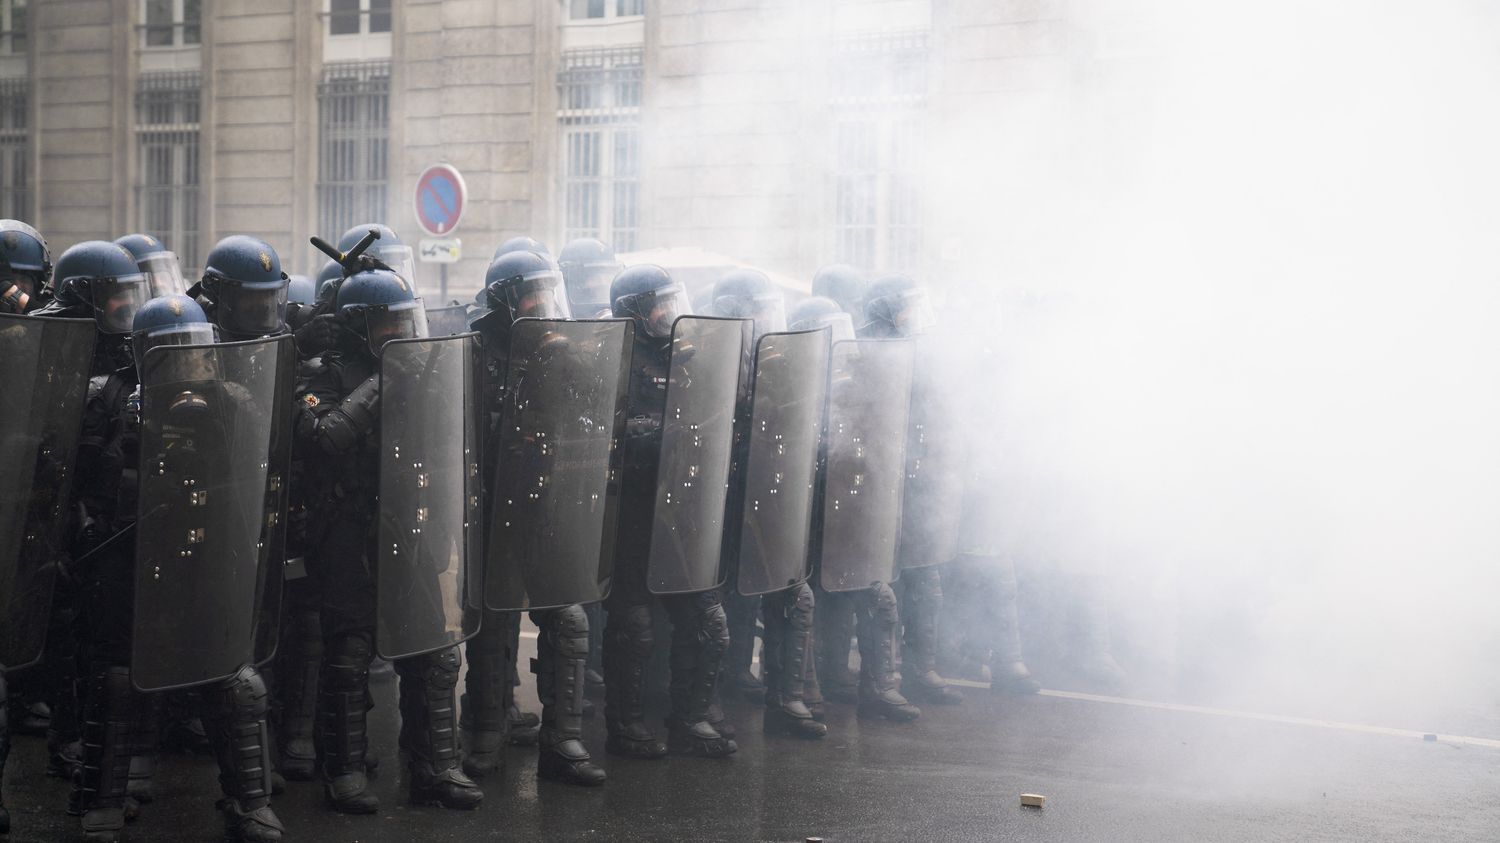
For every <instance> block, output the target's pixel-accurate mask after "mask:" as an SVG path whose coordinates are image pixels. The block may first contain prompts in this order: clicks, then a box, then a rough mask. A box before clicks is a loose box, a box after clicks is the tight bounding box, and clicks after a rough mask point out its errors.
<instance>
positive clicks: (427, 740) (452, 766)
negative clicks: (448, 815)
mask: <svg viewBox="0 0 1500 843" xmlns="http://www.w3.org/2000/svg"><path fill="white" fill-rule="evenodd" d="M396 675H397V676H399V677H400V678H401V748H402V749H404V750H405V751H406V752H407V755H408V757H409V758H410V764H409V768H408V769H409V772H410V774H411V782H410V796H411V801H412V802H413V803H414V804H418V805H440V806H442V807H444V808H456V809H461V810H471V809H474V808H478V807H479V803H480V802H482V801H484V792H483V791H481V790H480V789H479V785H477V784H475V783H474V780H473V779H471V778H469V777H468V776H466V775H464V772H463V770H461V769H460V768H459V757H458V730H457V726H458V717H457V712H455V711H454V709H455V708H457V705H456V699H455V693H454V688H455V687H457V685H458V648H457V647H450V648H449V649H446V650H439V651H437V652H435V653H428V654H427V655H425V656H414V657H412V658H409V659H402V660H401V661H399V662H397V663H396Z"/></svg>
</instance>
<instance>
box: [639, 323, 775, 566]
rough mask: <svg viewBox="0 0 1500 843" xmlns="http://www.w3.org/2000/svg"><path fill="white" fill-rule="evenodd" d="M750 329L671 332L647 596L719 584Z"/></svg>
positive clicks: (727, 326) (694, 326)
mask: <svg viewBox="0 0 1500 843" xmlns="http://www.w3.org/2000/svg"><path fill="white" fill-rule="evenodd" d="M752 328H753V326H752V324H751V322H750V320H748V319H721V318H716V317H707V316H683V317H681V318H679V319H678V320H677V321H676V323H674V324H673V326H672V350H671V356H670V358H669V360H668V363H667V394H666V410H665V411H664V412H663V413H662V422H661V457H660V460H659V462H658V463H657V471H656V506H655V508H654V509H653V510H652V520H651V556H650V560H649V562H648V564H647V568H646V583H647V585H648V586H649V587H650V589H651V591H652V593H654V594H684V593H692V592H698V591H707V590H708V589H710V588H716V587H718V586H719V585H722V584H723V582H724V576H725V574H724V571H725V567H724V539H725V529H724V528H725V523H726V514H727V511H728V503H729V486H730V482H729V481H730V467H731V463H732V458H733V452H734V443H735V420H736V418H737V417H738V415H739V413H740V411H741V398H742V396H743V395H744V392H743V390H742V385H743V381H742V377H743V376H744V374H745V373H746V370H747V369H748V368H749V366H748V363H749V361H748V358H747V355H748V353H749V349H750V337H751V331H752Z"/></svg>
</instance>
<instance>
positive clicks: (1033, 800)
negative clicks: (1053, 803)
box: [1021, 793, 1047, 808]
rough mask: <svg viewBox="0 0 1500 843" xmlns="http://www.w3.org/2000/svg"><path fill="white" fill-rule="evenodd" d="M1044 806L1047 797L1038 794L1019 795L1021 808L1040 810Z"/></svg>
mask: <svg viewBox="0 0 1500 843" xmlns="http://www.w3.org/2000/svg"><path fill="white" fill-rule="evenodd" d="M1045 804H1047V797H1045V796H1043V795H1041V794H1040V793H1023V794H1021V807H1022V808H1040V807H1042V806H1043V805H1045Z"/></svg>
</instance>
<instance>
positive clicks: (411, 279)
mask: <svg viewBox="0 0 1500 843" xmlns="http://www.w3.org/2000/svg"><path fill="white" fill-rule="evenodd" d="M372 229H373V230H374V231H375V232H376V233H377V234H379V235H380V237H379V238H378V239H376V241H375V242H374V243H371V244H370V248H368V249H366V250H365V252H364V253H365V254H366V255H367V256H369V257H372V258H374V259H375V260H378V261H380V262H381V263H383V264H385V265H386V266H388V267H390V268H391V270H392V271H393V272H395V273H396V274H397V275H399V276H401V277H402V278H405V279H406V280H407V283H410V284H415V283H417V262H416V260H415V259H414V258H413V257H412V251H411V247H410V246H408V245H406V244H405V243H403V242H401V238H400V237H397V236H396V232H395V231H393V230H392V229H391V227H390V226H388V225H383V224H381V223H378V222H367V223H364V224H362V225H356V226H354V227H353V228H351V229H349V230H348V231H346V232H344V236H342V237H340V238H339V251H340V252H347V251H349V250H350V249H352V248H354V247H355V246H357V245H358V244H359V241H360V240H361V239H363V238H364V236H365V235H366V234H369V233H370V231H371V230H372Z"/></svg>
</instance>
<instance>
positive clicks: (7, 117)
mask: <svg viewBox="0 0 1500 843" xmlns="http://www.w3.org/2000/svg"><path fill="white" fill-rule="evenodd" d="M26 89H27V80H26V79H25V78H20V79H4V80H0V218H5V219H22V220H29V219H31V218H32V213H31V144H30V137H31V134H30V132H28V131H27V119H26V115H27V109H28V104H29V103H28V97H27V94H26Z"/></svg>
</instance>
